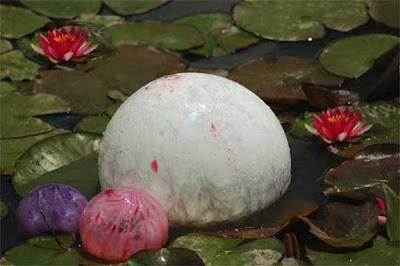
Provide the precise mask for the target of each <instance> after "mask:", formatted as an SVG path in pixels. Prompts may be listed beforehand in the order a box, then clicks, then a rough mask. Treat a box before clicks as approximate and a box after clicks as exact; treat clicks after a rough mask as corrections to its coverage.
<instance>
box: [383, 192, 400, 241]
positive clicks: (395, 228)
mask: <svg viewBox="0 0 400 266" xmlns="http://www.w3.org/2000/svg"><path fill="white" fill-rule="evenodd" d="M383 191H384V192H385V201H386V205H387V214H386V216H387V222H386V231H387V234H388V236H389V239H390V240H391V241H393V242H397V243H399V241H400V228H399V227H400V217H399V216H400V213H399V210H400V198H399V196H398V194H397V195H396V193H395V192H394V191H393V190H392V189H391V188H390V187H389V186H387V185H383Z"/></svg>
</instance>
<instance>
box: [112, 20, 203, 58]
mask: <svg viewBox="0 0 400 266" xmlns="http://www.w3.org/2000/svg"><path fill="white" fill-rule="evenodd" d="M108 30H109V33H110V36H111V39H112V43H113V44H115V45H124V44H139V43H144V44H152V45H155V46H158V47H160V48H163V49H171V50H179V51H181V50H187V49H190V48H193V47H197V46H201V45H202V44H203V39H202V36H201V33H200V32H199V31H198V30H196V29H195V28H193V27H189V26H184V25H178V24H174V23H167V22H164V23H161V22H154V21H146V22H136V23H131V22H127V23H123V24H117V25H113V26H111V27H109V28H108Z"/></svg>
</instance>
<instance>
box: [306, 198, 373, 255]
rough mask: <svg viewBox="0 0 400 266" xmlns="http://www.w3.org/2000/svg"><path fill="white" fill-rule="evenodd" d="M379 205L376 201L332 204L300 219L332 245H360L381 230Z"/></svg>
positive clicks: (347, 246) (350, 246) (311, 230)
mask: <svg viewBox="0 0 400 266" xmlns="http://www.w3.org/2000/svg"><path fill="white" fill-rule="evenodd" d="M378 215H379V208H378V205H377V204H376V201H375V200H372V201H366V202H364V203H363V204H361V205H352V204H345V203H340V202H334V203H329V204H327V205H324V206H322V207H320V208H319V209H318V211H317V212H316V213H315V214H314V215H311V216H310V217H300V219H301V220H302V221H303V222H304V223H306V224H307V225H308V226H309V227H310V232H311V233H312V234H314V235H315V236H316V237H318V238H319V239H321V240H322V241H324V242H325V243H327V244H328V245H330V246H334V247H342V248H358V247H361V246H362V245H364V243H366V242H368V241H369V240H371V239H372V238H373V237H374V236H375V234H376V233H377V232H378V218H377V217H378Z"/></svg>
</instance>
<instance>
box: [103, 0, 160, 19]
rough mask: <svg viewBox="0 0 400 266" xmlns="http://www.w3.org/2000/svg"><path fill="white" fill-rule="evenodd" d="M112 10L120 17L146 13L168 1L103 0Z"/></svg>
mask: <svg viewBox="0 0 400 266" xmlns="http://www.w3.org/2000/svg"><path fill="white" fill-rule="evenodd" d="M103 2H104V3H105V4H106V5H108V6H109V7H110V8H111V9H112V10H114V11H115V12H117V13H118V14H121V15H124V16H126V15H132V14H140V13H144V12H147V11H149V10H151V9H153V8H156V7H159V6H161V5H163V4H165V3H166V2H168V0H146V1H126V0H103Z"/></svg>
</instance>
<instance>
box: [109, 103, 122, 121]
mask: <svg viewBox="0 0 400 266" xmlns="http://www.w3.org/2000/svg"><path fill="white" fill-rule="evenodd" d="M121 104H122V102H116V103H114V104H112V105H110V106H109V107H107V110H106V114H107V116H108V117H109V118H111V117H113V115H114V114H115V112H116V111H117V110H118V108H119V107H120V106H121Z"/></svg>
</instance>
